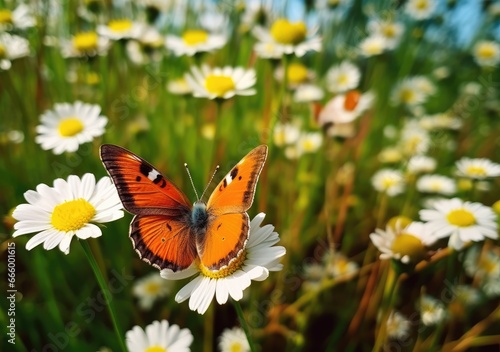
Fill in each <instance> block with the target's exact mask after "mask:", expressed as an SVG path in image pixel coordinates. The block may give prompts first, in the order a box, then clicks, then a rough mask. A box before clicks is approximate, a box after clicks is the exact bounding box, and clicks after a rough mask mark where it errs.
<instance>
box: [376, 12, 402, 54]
mask: <svg viewBox="0 0 500 352" xmlns="http://www.w3.org/2000/svg"><path fill="white" fill-rule="evenodd" d="M367 29H368V32H369V33H371V35H375V36H381V37H383V38H385V40H386V41H385V48H386V49H388V50H392V49H395V48H396V47H397V46H398V44H399V41H400V40H401V36H402V35H403V32H404V26H403V25H402V24H401V23H398V22H394V21H390V20H380V19H373V20H371V21H369V22H368V25H367Z"/></svg>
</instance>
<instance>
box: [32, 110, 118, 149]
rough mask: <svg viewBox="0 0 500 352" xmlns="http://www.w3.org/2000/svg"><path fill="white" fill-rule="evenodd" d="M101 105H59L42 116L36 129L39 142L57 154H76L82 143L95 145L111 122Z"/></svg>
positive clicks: (37, 141) (44, 147) (36, 139)
mask: <svg viewBox="0 0 500 352" xmlns="http://www.w3.org/2000/svg"><path fill="white" fill-rule="evenodd" d="M100 113H101V108H100V107H99V105H92V104H86V103H82V102H81V101H76V102H75V103H73V104H68V103H62V104H55V105H54V109H53V110H49V111H46V112H45V113H44V114H43V115H42V116H41V117H40V120H41V123H42V124H41V125H38V126H37V127H36V131H37V133H38V136H36V138H35V141H36V143H38V144H40V145H41V147H42V149H44V150H50V149H52V150H53V152H54V154H61V153H63V152H76V151H77V150H78V147H79V145H80V144H83V143H87V142H91V141H92V140H93V139H94V138H95V137H99V136H101V135H103V134H104V126H106V124H107V122H108V119H107V118H106V117H104V116H102V115H100Z"/></svg>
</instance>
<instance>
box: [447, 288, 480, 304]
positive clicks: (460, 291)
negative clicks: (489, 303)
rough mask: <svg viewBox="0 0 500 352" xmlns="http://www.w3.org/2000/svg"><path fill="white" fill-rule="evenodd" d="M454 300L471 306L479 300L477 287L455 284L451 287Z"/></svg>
mask: <svg viewBox="0 0 500 352" xmlns="http://www.w3.org/2000/svg"><path fill="white" fill-rule="evenodd" d="M451 290H452V293H453V298H454V300H455V301H456V302H458V303H461V304H462V305H464V306H466V307H471V306H474V305H476V304H478V303H479V302H480V301H481V294H480V293H479V290H478V289H477V288H474V287H472V286H468V285H457V286H455V287H452V288H451Z"/></svg>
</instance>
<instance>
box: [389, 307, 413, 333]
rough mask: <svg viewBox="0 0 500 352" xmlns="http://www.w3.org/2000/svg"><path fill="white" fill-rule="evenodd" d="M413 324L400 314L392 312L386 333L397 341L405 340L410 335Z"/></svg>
mask: <svg viewBox="0 0 500 352" xmlns="http://www.w3.org/2000/svg"><path fill="white" fill-rule="evenodd" d="M410 328H411V323H410V321H409V320H408V319H406V317H405V316H404V315H403V314H401V313H399V312H396V311H394V312H392V313H391V314H390V315H389V318H387V322H386V332H387V336H389V337H390V338H393V339H397V340H403V339H405V338H406V337H408V335H409V334H410Z"/></svg>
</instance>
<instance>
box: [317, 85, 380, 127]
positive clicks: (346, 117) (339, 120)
mask: <svg viewBox="0 0 500 352" xmlns="http://www.w3.org/2000/svg"><path fill="white" fill-rule="evenodd" d="M374 100H375V96H374V95H373V94H372V93H371V92H367V93H360V92H359V91H357V90H353V91H350V92H347V93H345V94H340V95H337V96H335V97H334V98H332V99H330V101H328V103H326V105H325V106H324V107H323V109H322V110H321V112H320V113H319V116H318V123H319V125H320V126H322V127H325V128H328V127H329V125H331V124H333V125H335V124H343V123H351V122H353V121H354V120H356V119H357V118H358V117H359V116H361V114H362V113H364V112H365V111H366V110H368V109H369V108H371V107H372V104H373V102H374Z"/></svg>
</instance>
